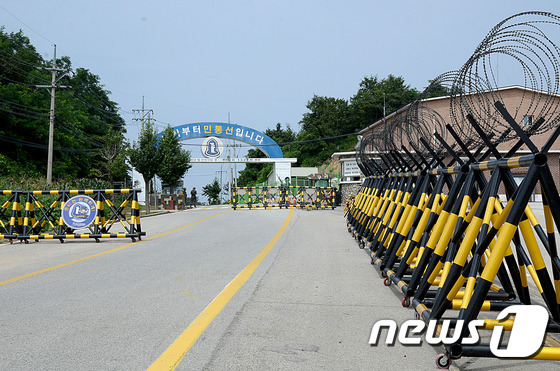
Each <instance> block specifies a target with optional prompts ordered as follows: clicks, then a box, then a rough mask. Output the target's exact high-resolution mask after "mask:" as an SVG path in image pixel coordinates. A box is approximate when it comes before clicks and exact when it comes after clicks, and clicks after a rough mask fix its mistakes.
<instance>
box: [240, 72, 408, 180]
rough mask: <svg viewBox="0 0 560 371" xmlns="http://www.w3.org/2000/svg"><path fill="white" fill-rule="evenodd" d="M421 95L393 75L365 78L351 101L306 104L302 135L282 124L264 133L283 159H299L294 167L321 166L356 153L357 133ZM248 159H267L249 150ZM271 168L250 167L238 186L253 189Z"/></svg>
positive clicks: (324, 99)
mask: <svg viewBox="0 0 560 371" xmlns="http://www.w3.org/2000/svg"><path fill="white" fill-rule="evenodd" d="M418 94H419V92H418V91H417V90H416V89H414V88H411V87H410V86H409V85H406V84H405V82H404V79H403V78H402V77H395V76H393V75H389V76H387V77H386V78H385V79H382V80H380V79H379V78H378V77H377V76H375V77H371V76H370V77H365V78H364V79H363V80H362V82H361V83H360V86H359V89H358V91H357V92H356V94H354V95H353V96H352V97H351V98H350V99H349V100H345V99H341V98H333V97H323V96H318V95H315V96H313V98H312V99H311V100H310V101H309V102H308V103H307V106H306V107H307V109H308V112H306V113H304V114H303V117H302V119H301V121H300V122H299V126H300V130H299V132H295V131H293V130H292V129H291V128H290V126H287V127H286V128H285V129H283V128H282V125H281V124H280V123H278V124H276V128H274V129H267V130H265V131H264V133H265V134H266V135H268V136H269V137H271V138H272V139H274V140H275V141H276V142H277V143H278V144H279V145H280V147H281V148H282V151H283V153H284V157H296V158H297V159H298V162H297V163H296V164H295V166H319V165H321V164H323V163H324V162H325V161H327V160H328V159H329V158H330V156H331V155H332V154H333V153H334V152H343V151H353V150H354V147H355V145H356V143H357V136H356V134H355V133H356V132H358V131H359V130H361V129H363V128H365V127H367V126H368V125H370V124H372V123H374V122H376V121H378V120H380V119H381V118H382V117H383V116H384V113H386V114H390V113H391V112H394V111H396V110H397V109H399V108H400V107H402V106H404V105H406V104H408V103H410V102H412V101H413V100H414V99H415V98H416V97H417V96H418ZM248 157H264V154H262V152H261V151H259V150H256V149H251V150H249V153H248ZM271 170H272V164H247V166H246V167H245V169H244V170H242V171H241V172H240V176H239V179H238V181H237V184H238V185H239V186H250V185H255V184H257V183H262V182H264V181H266V180H267V176H268V173H269V172H270V171H271Z"/></svg>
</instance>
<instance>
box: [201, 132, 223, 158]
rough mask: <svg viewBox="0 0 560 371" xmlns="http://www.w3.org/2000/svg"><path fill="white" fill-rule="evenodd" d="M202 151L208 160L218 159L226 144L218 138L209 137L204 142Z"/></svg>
mask: <svg viewBox="0 0 560 371" xmlns="http://www.w3.org/2000/svg"><path fill="white" fill-rule="evenodd" d="M200 151H201V152H202V155H203V156H204V157H206V158H218V157H220V156H221V155H222V153H223V152H224V143H223V142H222V141H221V140H220V139H219V138H217V137H208V138H206V139H204V141H203V142H202V145H201V146H200Z"/></svg>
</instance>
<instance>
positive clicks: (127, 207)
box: [0, 189, 146, 243]
mask: <svg viewBox="0 0 560 371" xmlns="http://www.w3.org/2000/svg"><path fill="white" fill-rule="evenodd" d="M140 192H141V191H140V190H137V189H85V190H49V191H45V190H42V191H19V190H0V197H1V196H7V199H6V200H5V201H4V203H3V204H2V206H1V207H0V232H2V233H0V239H6V240H9V241H10V242H13V241H14V240H19V241H22V242H25V243H27V242H28V241H29V240H36V241H39V240H44V239H57V240H60V242H64V240H66V239H87V238H93V239H95V240H96V241H99V239H101V238H130V239H132V241H133V242H134V241H136V239H138V240H140V239H141V238H142V236H144V235H146V232H143V231H142V227H141V225H140V207H139V203H138V193H140ZM115 194H121V195H124V196H125V199H124V200H123V201H122V203H121V204H120V205H119V206H116V205H115V204H113V202H112V201H111V200H110V199H109V198H108V197H107V195H115ZM46 196H51V197H50V199H51V200H50V201H49V205H48V206H46V205H44V204H43V203H44V202H45V198H46ZM41 197H42V198H43V200H41ZM53 197H54V200H53ZM23 200H24V201H23ZM22 201H23V204H22ZM22 205H23V207H22ZM106 211H107V213H106ZM127 212H129V213H130V216H126V215H125V214H126V213H127ZM117 225H118V226H120V227H121V231H118V232H113V231H111V229H116V226H117Z"/></svg>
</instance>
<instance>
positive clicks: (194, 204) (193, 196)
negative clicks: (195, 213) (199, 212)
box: [191, 187, 196, 207]
mask: <svg viewBox="0 0 560 371" xmlns="http://www.w3.org/2000/svg"><path fill="white" fill-rule="evenodd" d="M191 205H193V206H194V207H196V188H195V187H192V191H191Z"/></svg>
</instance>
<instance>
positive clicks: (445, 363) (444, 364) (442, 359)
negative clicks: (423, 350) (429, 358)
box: [436, 354, 451, 370]
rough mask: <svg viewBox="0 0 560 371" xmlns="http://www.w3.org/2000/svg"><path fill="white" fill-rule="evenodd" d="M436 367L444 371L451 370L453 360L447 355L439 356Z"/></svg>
mask: <svg viewBox="0 0 560 371" xmlns="http://www.w3.org/2000/svg"><path fill="white" fill-rule="evenodd" d="M436 366H437V367H438V368H439V369H442V370H447V369H449V366H451V358H449V357H448V356H447V355H446V354H440V355H438V356H437V357H436Z"/></svg>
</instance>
